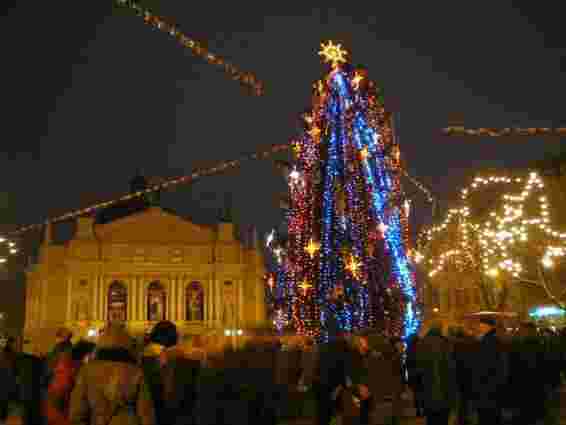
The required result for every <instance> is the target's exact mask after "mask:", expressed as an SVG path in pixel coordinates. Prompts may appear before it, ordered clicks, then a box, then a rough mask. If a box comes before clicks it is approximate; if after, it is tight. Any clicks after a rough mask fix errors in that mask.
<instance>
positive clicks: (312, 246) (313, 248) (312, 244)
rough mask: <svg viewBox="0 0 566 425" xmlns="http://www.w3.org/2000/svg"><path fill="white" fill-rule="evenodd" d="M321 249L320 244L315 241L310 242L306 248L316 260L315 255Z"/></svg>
mask: <svg viewBox="0 0 566 425" xmlns="http://www.w3.org/2000/svg"><path fill="white" fill-rule="evenodd" d="M319 249H320V244H319V243H318V242H315V241H314V240H312V239H311V240H310V241H309V244H308V245H307V246H306V247H305V251H306V252H307V253H308V254H309V255H310V257H311V258H314V255H315V254H316V253H317V251H318V250H319Z"/></svg>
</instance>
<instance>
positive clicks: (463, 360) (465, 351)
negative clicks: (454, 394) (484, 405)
mask: <svg viewBox="0 0 566 425" xmlns="http://www.w3.org/2000/svg"><path fill="white" fill-rule="evenodd" d="M453 343H454V361H455V364H456V383H457V387H458V399H459V400H458V414H457V424H458V425H468V424H470V422H471V417H472V400H473V398H474V397H473V391H472V388H471V386H470V383H471V382H472V377H473V370H472V367H471V365H473V363H474V358H475V356H474V350H476V349H477V345H478V344H477V342H476V341H475V340H474V339H473V337H472V336H471V335H469V334H468V333H467V332H466V330H465V329H464V328H457V329H456V330H455V332H454V335H453Z"/></svg>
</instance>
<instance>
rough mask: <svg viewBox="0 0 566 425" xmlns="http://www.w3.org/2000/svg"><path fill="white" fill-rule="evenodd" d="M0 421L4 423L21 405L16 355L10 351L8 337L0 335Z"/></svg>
mask: <svg viewBox="0 0 566 425" xmlns="http://www.w3.org/2000/svg"><path fill="white" fill-rule="evenodd" d="M0 382H1V383H2V384H1V385H0V421H1V422H4V421H5V420H6V418H8V416H10V414H11V413H12V412H11V411H12V410H13V408H14V405H15V404H19V402H20V400H19V390H18V378H17V375H16V355H15V353H14V352H13V351H12V350H11V349H10V346H9V343H8V336H6V335H2V334H0Z"/></svg>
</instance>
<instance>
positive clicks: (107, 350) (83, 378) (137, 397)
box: [69, 324, 155, 425]
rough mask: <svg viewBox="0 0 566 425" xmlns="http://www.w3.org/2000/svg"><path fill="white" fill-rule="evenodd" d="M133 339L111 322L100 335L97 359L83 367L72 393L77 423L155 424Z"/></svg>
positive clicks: (72, 414)
mask: <svg viewBox="0 0 566 425" xmlns="http://www.w3.org/2000/svg"><path fill="white" fill-rule="evenodd" d="M132 348H133V347H132V339H131V337H130V335H128V333H127V332H126V330H125V328H124V327H123V326H121V325H119V324H111V325H110V326H109V327H108V328H107V329H106V331H105V333H104V335H103V336H101V337H100V339H99V340H98V343H97V351H96V356H95V358H94V360H91V361H90V362H89V363H87V364H85V365H84V366H82V367H81V369H80V371H79V374H78V376H77V379H76V383H75V387H74V389H73V391H72V393H71V402H70V408H69V419H70V423H71V424H73V425H155V413H154V407H153V401H152V399H151V395H150V392H149V388H148V386H147V384H146V381H145V377H144V373H143V371H142V369H141V368H140V367H138V366H137V365H136V360H135V355H134V353H133V352H132Z"/></svg>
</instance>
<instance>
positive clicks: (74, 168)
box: [0, 0, 566, 230]
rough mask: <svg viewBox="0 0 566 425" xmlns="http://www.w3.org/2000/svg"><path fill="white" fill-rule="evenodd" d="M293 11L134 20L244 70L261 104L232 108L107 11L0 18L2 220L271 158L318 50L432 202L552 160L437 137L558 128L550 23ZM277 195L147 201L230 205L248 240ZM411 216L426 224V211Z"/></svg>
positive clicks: (498, 14)
mask: <svg viewBox="0 0 566 425" xmlns="http://www.w3.org/2000/svg"><path fill="white" fill-rule="evenodd" d="M142 3H143V2H142ZM194 3H198V4H199V5H198V6H194V5H193V4H194ZM224 3H226V4H230V5H229V6H226V5H224ZM306 3H309V2H276V3H275V5H272V2H247V3H246V2H213V1H209V2H186V1H179V0H161V1H155V0H153V1H151V2H150V3H149V4H152V5H156V4H157V5H158V6H157V7H156V8H155V10H156V12H159V13H160V14H162V15H166V16H172V17H174V19H175V21H176V22H177V23H178V24H179V25H180V26H181V28H182V29H183V30H184V31H185V32H186V33H187V34H188V35H191V36H194V37H195V38H197V39H200V40H203V41H205V42H206V43H207V44H208V47H209V49H210V50H211V51H213V52H215V53H217V54H219V55H222V56H224V57H226V58H228V59H229V60H231V61H233V62H234V63H236V64H238V65H239V66H240V67H241V68H243V69H249V70H253V71H255V73H256V74H257V75H258V77H259V78H261V79H262V80H264V81H265V83H266V91H267V93H266V96H265V97H263V98H255V97H251V96H249V95H247V94H246V93H245V92H244V91H243V90H242V89H241V87H240V86H239V85H238V84H237V83H234V82H232V81H230V80H229V79H227V78H226V76H225V75H224V74H222V73H221V72H219V71H216V70H215V69H213V68H212V67H211V66H209V65H207V64H205V63H203V62H202V61H201V60H200V59H198V58H194V57H193V56H191V54H190V52H188V51H184V50H183V49H181V48H180V47H179V46H178V45H177V44H176V43H174V42H173V41H172V40H171V39H170V38H169V37H167V36H166V35H164V34H162V33H158V32H155V31H152V30H151V29H150V28H149V27H147V26H145V25H144V24H143V23H142V22H141V21H140V19H139V18H137V17H128V16H116V15H114V16H113V14H112V8H111V0H97V1H89V2H86V1H75V2H67V1H65V2H53V1H50V2H30V1H28V2H18V6H15V2H12V4H13V6H11V7H10V6H4V7H5V9H6V10H5V12H6V13H5V16H4V17H3V18H1V24H2V25H0V28H1V29H0V31H2V37H0V40H1V41H0V46H1V47H0V48H1V51H2V77H3V78H2V79H1V84H2V96H1V102H2V103H3V113H4V117H3V118H4V119H3V120H2V124H3V128H2V130H3V136H2V142H1V149H0V192H5V193H7V195H5V196H4V197H3V199H7V200H8V201H5V202H7V203H9V205H10V208H11V212H10V213H8V212H7V213H6V217H8V218H4V220H5V221H11V222H16V223H21V224H24V223H30V222H41V221H42V220H43V219H44V218H45V217H46V216H48V215H52V214H56V213H59V212H62V211H65V210H66V209H71V208H74V207H76V206H80V205H83V204H84V202H85V201H86V200H92V199H95V198H98V197H101V198H103V199H104V198H106V197H108V196H113V195H115V194H121V193H123V192H125V191H126V190H127V182H128V179H129V178H130V177H131V176H132V175H133V174H134V172H135V170H136V168H138V167H141V168H142V169H143V170H144V171H145V172H146V173H147V174H150V175H159V176H174V175H178V174H184V173H188V172H189V171H190V170H191V169H192V167H194V166H196V165H199V164H202V163H205V162H214V161H216V160H222V159H230V158H234V157H237V156H238V155H239V154H241V153H245V152H250V151H253V150H256V149H258V148H262V147H265V146H267V145H270V144H275V143H282V142H285V141H287V140H288V139H289V138H290V136H292V135H293V134H294V133H295V127H296V126H295V122H296V121H295V120H296V117H297V114H298V113H299V112H302V111H303V110H304V109H305V108H306V107H307V106H308V104H309V100H310V99H309V97H310V85H311V82H312V81H313V80H315V79H317V78H320V77H321V75H323V72H325V68H324V67H323V66H322V65H321V64H320V60H319V58H318V56H317V54H316V52H317V50H318V46H319V43H320V41H321V40H323V39H329V38H330V39H334V40H338V41H341V42H342V43H343V44H344V45H345V46H346V47H347V48H348V49H349V50H350V51H351V52H352V59H353V62H354V63H356V64H363V65H365V66H367V67H368V69H369V72H370V76H371V78H372V79H373V80H375V81H377V82H378V84H380V85H382V86H383V87H384V88H385V93H386V100H387V99H389V101H390V105H391V106H392V108H393V109H396V110H399V111H400V112H401V142H402V150H403V155H404V157H405V158H406V160H407V163H408V166H409V170H410V172H411V173H412V174H413V175H415V176H417V177H418V178H419V179H420V180H421V181H422V182H423V183H425V184H427V185H429V186H430V187H431V188H432V189H433V190H434V191H435V192H436V193H437V194H438V196H439V197H440V198H442V197H445V196H447V194H448V193H449V192H450V190H454V184H455V183H459V182H460V181H461V179H462V176H463V175H465V174H466V173H467V172H469V170H470V169H471V168H473V167H477V166H486V165H495V166H497V165H517V164H519V165H520V164H523V163H526V162H527V161H528V160H531V159H535V158H542V157H544V156H545V155H548V154H549V153H551V152H555V151H556V150H557V149H558V142H556V141H555V142H543V141H541V140H533V139H530V140H527V139H520V140H517V141H502V140H497V139H494V140H487V139H486V140H480V139H475V140H467V141H466V140H461V139H460V140H459V139H446V138H442V137H440V136H439V135H438V133H437V131H438V129H439V128H441V127H443V126H445V125H446V124H447V120H448V117H449V115H450V113H452V112H461V113H462V114H463V115H464V117H465V119H466V124H467V125H468V126H480V125H485V126H507V125H512V124H513V123H521V124H522V125H525V126H526V125H549V126H550V125H552V124H557V123H559V122H560V119H561V118H566V117H564V115H563V114H562V111H564V109H565V108H564V99H566V96H565V84H564V74H563V73H564V72H566V59H564V56H565V55H566V50H565V48H564V47H565V46H564V44H560V37H559V36H560V30H559V23H558V21H557V20H555V19H553V16H558V15H559V13H558V9H557V8H556V10H553V7H554V6H551V5H550V4H547V5H545V7H544V9H536V8H534V7H533V6H531V7H529V8H526V7H525V6H523V4H522V3H519V2H509V1H497V2H489V4H490V6H489V7H482V6H481V5H482V4H486V5H487V4H488V2H485V3H482V2H464V1H458V2H444V1H440V2H414V1H389V2H367V4H368V5H367V6H366V5H364V3H363V2H357V3H356V2H354V3H352V2H342V6H339V7H336V8H330V7H328V6H325V7H310V6H304V5H305V4H306ZM524 4H525V5H526V4H527V2H524ZM370 5H371V6H370ZM561 72H562V74H561ZM445 177H450V179H446V178H445ZM284 189H285V187H284V183H283V181H282V179H281V178H280V176H279V174H278V173H277V171H275V169H274V167H273V166H272V164H271V163H270V162H264V163H256V164H249V165H248V166H247V167H246V168H245V169H243V170H242V171H241V172H239V173H236V174H231V175H229V176H223V177H214V178H211V179H209V180H207V181H205V182H201V183H198V184H197V185H195V186H194V187H193V188H192V189H190V190H189V189H183V190H179V191H178V192H177V193H176V194H174V195H171V196H168V197H166V199H165V201H166V203H169V204H171V205H174V206H177V207H181V208H185V207H186V209H187V211H189V212H190V213H191V214H193V215H194V216H195V217H197V221H198V220H201V221H206V220H207V219H210V217H211V216H213V215H214V214H215V209H216V208H217V207H218V204H219V203H220V201H219V200H218V201H215V200H214V199H213V195H211V193H212V194H213V193H215V192H217V193H219V194H220V195H219V196H218V197H219V199H221V198H222V197H223V195H222V194H223V193H224V192H232V193H233V195H234V196H233V197H234V208H235V215H236V216H237V218H238V219H239V220H240V221H242V222H244V223H253V222H257V223H260V228H261V229H262V230H266V229H267V228H268V227H269V226H272V225H275V224H277V223H276V221H277V219H278V217H279V215H278V211H277V209H276V201H275V196H274V193H276V192H278V191H281V190H284ZM203 199H204V201H203V202H201V203H200V207H199V208H197V207H195V205H196V204H199V202H198V201H199V200H203ZM417 214H420V215H422V216H423V219H422V220H423V221H426V217H424V216H425V215H426V214H429V211H428V210H426V209H421V210H420V211H417Z"/></svg>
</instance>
